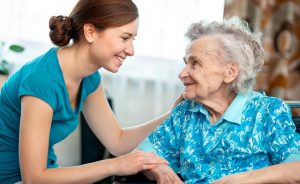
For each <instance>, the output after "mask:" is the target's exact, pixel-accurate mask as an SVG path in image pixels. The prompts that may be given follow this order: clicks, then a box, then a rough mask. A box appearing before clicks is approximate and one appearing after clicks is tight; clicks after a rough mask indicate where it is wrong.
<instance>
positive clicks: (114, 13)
mask: <svg viewBox="0 0 300 184" xmlns="http://www.w3.org/2000/svg"><path fill="white" fill-rule="evenodd" d="M138 16H139V14H138V9H137V7H136V5H135V4H134V3H133V2H132V1H131V0H79V1H78V3H77V4H76V6H75V7H74V9H73V10H72V12H71V13H70V15H69V16H68V17H67V16H61V15H60V16H53V17H51V18H50V21H49V27H50V33H49V35H50V39H51V41H52V42H53V43H54V44H55V45H57V46H65V45H67V44H68V43H69V41H70V40H71V39H73V41H74V42H77V41H78V40H79V38H80V35H81V34H82V28H83V25H84V24H86V23H90V24H93V25H94V26H95V27H96V28H98V29H99V30H103V29H106V28H110V27H118V26H122V25H125V24H127V23H129V22H132V21H134V20H135V19H137V18H138Z"/></svg>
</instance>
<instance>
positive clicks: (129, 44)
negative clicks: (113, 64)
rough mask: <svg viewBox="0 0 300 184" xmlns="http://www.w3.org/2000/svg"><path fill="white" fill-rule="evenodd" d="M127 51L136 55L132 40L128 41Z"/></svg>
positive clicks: (131, 54)
mask: <svg viewBox="0 0 300 184" xmlns="http://www.w3.org/2000/svg"><path fill="white" fill-rule="evenodd" d="M125 52H126V54H127V55H128V56H133V55H134V48H133V43H132V40H130V41H128V43H127V45H126V49H125Z"/></svg>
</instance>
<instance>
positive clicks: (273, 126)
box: [267, 99, 300, 164]
mask: <svg viewBox="0 0 300 184" xmlns="http://www.w3.org/2000/svg"><path fill="white" fill-rule="evenodd" d="M268 109H269V117H268V118H269V122H270V124H269V126H268V132H267V137H268V148H269V154H270V157H271V161H272V163H273V164H278V163H282V162H287V161H291V160H292V159H295V158H300V157H299V156H300V134H298V133H297V132H296V131H295V124H294V122H293V120H292V117H291V112H290V109H289V107H288V106H287V105H286V104H285V103H283V102H282V101H281V100H279V99H278V100H276V101H274V102H273V103H272V104H271V105H270V106H269V107H268ZM292 157H293V158H292Z"/></svg>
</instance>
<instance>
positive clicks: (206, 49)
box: [186, 36, 221, 55]
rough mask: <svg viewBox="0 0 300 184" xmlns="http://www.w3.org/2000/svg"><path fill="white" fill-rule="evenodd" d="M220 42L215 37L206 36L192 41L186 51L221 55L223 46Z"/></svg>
mask: <svg viewBox="0 0 300 184" xmlns="http://www.w3.org/2000/svg"><path fill="white" fill-rule="evenodd" d="M219 44H220V43H219V42H218V41H217V39H216V38H215V37H212V36H205V37H202V38H199V39H197V40H193V41H191V42H190V43H189V44H188V45H187V47H186V53H190V52H193V53H194V54H197V53H199V54H217V55H220V52H221V47H220V45H219Z"/></svg>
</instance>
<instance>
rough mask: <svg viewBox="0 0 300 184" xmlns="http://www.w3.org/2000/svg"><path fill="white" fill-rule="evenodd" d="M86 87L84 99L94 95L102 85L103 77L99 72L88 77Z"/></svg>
mask: <svg viewBox="0 0 300 184" xmlns="http://www.w3.org/2000/svg"><path fill="white" fill-rule="evenodd" d="M85 80H86V82H85V84H84V85H85V86H84V94H83V95H84V98H86V97H87V96H88V95H89V94H91V93H93V92H94V91H95V90H96V89H97V88H98V87H99V85H100V83H101V76H100V73H99V72H98V71H96V72H95V73H93V74H92V75H90V76H88V77H87V78H86V79H85Z"/></svg>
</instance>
